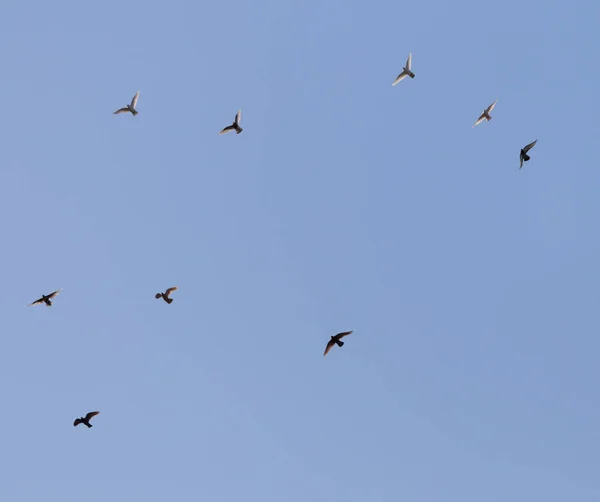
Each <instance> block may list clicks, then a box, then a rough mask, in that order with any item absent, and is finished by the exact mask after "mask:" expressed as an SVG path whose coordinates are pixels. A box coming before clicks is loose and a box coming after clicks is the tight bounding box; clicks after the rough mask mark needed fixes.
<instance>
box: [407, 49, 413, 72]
mask: <svg viewBox="0 0 600 502" xmlns="http://www.w3.org/2000/svg"><path fill="white" fill-rule="evenodd" d="M411 64H412V53H410V52H409V53H408V59H407V60H406V69H407V70H410V65H411Z"/></svg>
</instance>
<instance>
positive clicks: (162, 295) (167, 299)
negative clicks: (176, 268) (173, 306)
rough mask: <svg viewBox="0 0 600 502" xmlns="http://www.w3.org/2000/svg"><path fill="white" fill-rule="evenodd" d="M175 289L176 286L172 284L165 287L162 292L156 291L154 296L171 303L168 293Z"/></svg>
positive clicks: (171, 299)
mask: <svg viewBox="0 0 600 502" xmlns="http://www.w3.org/2000/svg"><path fill="white" fill-rule="evenodd" d="M176 290H177V286H173V287H172V288H169V289H167V290H166V291H165V292H164V293H156V295H154V298H156V299H157V300H158V299H159V298H162V299H163V300H164V301H166V302H167V303H172V302H173V298H170V295H171V293H172V292H173V291H176Z"/></svg>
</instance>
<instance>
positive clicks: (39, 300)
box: [27, 298, 44, 307]
mask: <svg viewBox="0 0 600 502" xmlns="http://www.w3.org/2000/svg"><path fill="white" fill-rule="evenodd" d="M40 303H44V299H43V298H38V299H37V300H36V301H34V302H32V303H30V304H29V305H27V306H28V307H32V306H34V305H39V304H40Z"/></svg>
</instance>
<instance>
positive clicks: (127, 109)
mask: <svg viewBox="0 0 600 502" xmlns="http://www.w3.org/2000/svg"><path fill="white" fill-rule="evenodd" d="M139 97H140V91H138V92H136V93H135V96H133V99H132V100H131V103H130V104H128V105H127V106H124V107H123V108H119V109H118V110H117V111H116V112H115V113H113V115H119V113H127V112H130V113H131V114H132V115H133V116H134V117H135V116H136V115H137V114H138V113H139V112H138V111H137V110H136V109H135V105H137V102H138V98H139Z"/></svg>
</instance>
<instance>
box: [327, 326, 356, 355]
mask: <svg viewBox="0 0 600 502" xmlns="http://www.w3.org/2000/svg"><path fill="white" fill-rule="evenodd" d="M350 333H352V331H344V332H343V333H338V334H337V335H335V336H332V337H331V340H329V341H328V342H327V347H325V352H324V353H323V355H324V356H326V355H327V352H329V351H330V350H331V347H333V346H334V345H336V344H337V346H338V347H342V346H343V345H344V342H342V340H341V339H342V338H344V337H345V336H348V335H349V334H350Z"/></svg>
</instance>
